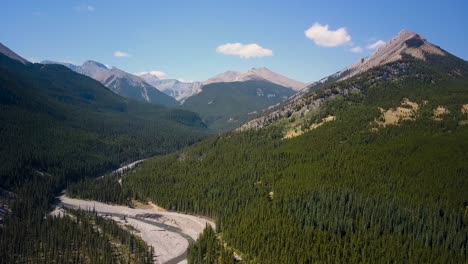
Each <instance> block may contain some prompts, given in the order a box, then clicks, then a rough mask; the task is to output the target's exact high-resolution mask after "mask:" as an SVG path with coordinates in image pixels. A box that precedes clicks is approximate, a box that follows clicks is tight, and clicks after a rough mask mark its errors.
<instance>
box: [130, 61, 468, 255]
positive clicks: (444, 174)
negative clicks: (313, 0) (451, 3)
mask: <svg viewBox="0 0 468 264" xmlns="http://www.w3.org/2000/svg"><path fill="white" fill-rule="evenodd" d="M395 67H397V68H399V69H400V70H399V71H395ZM401 67H403V68H401ZM467 73H468V67H467V63H466V62H465V61H463V60H459V59H456V58H452V57H447V58H446V59H441V58H440V57H430V58H428V60H427V61H419V60H414V59H410V58H406V59H405V61H404V63H401V62H397V63H394V64H391V65H388V66H385V67H380V68H376V69H374V70H371V71H369V72H367V73H365V74H361V75H359V76H356V77H353V78H351V79H348V80H346V81H344V82H338V83H335V84H332V85H327V86H325V87H324V88H323V89H321V90H320V91H318V92H317V93H312V94H310V96H311V97H312V98H311V101H313V100H316V99H317V98H321V97H323V96H327V98H328V99H327V100H324V105H323V106H322V107H320V108H319V109H318V110H314V111H311V112H309V113H306V114H302V115H298V116H290V117H289V118H286V119H283V120H280V121H278V122H275V123H273V124H272V125H270V126H268V127H267V128H264V129H260V130H256V131H255V130H253V131H252V130H249V131H246V132H239V133H228V134H226V135H223V136H220V137H216V138H211V139H208V140H206V141H204V142H202V143H198V144H195V145H194V146H192V147H189V148H186V149H183V150H181V151H179V152H177V153H175V154H171V155H167V156H163V157H156V158H154V159H152V160H150V161H148V162H146V163H144V164H143V166H141V167H139V168H138V169H137V171H136V173H132V174H131V175H130V176H128V177H123V191H124V192H125V193H127V194H131V195H132V196H133V198H135V199H140V200H151V201H153V202H156V203H158V204H159V205H161V206H163V207H165V208H168V209H171V210H177V211H182V212H191V213H195V214H203V215H207V216H210V217H213V218H215V219H216V220H217V229H218V230H217V231H218V232H220V234H219V235H220V237H221V238H222V239H223V240H224V241H226V242H227V243H228V245H229V246H230V247H232V248H234V249H236V251H237V252H238V253H239V254H241V255H242V256H243V259H244V261H246V262H248V261H249V260H250V261H253V262H254V263H313V262H321V263H336V262H341V263H362V262H366V263H466V262H467V261H468V254H467V252H468V209H466V208H467V206H468V192H467V191H466V190H468V163H467V162H466V161H467V160H468V152H467V149H468V125H467V123H468V110H467V108H468V78H467V77H466V76H467ZM348 88H349V89H348ZM351 88H352V89H351ZM345 90H346V91H348V92H343V91H345ZM330 95H333V96H331V97H330ZM387 109H388V110H387ZM404 109H409V110H404ZM440 109H444V110H443V111H440ZM397 110H398V111H401V112H404V113H411V115H408V116H406V117H402V116H400V117H399V118H397V119H396V120H394V122H393V123H391V122H390V121H391V119H390V118H389V117H387V116H386V114H388V113H390V114H391V113H393V111H397ZM326 117H333V118H329V119H328V120H331V121H330V122H327V123H321V124H318V122H320V120H322V119H323V118H326ZM397 117H398V116H397ZM296 126H299V127H302V128H303V129H304V131H303V134H302V135H301V134H297V135H296V136H295V137H290V138H289V139H288V138H285V136H286V135H288V132H289V131H290V130H291V128H296ZM207 232H208V231H207ZM204 241H205V242H200V243H201V244H200V245H199V247H201V248H203V247H204V246H203V245H204V243H205V244H206V243H207V242H206V241H207V240H206V239H204ZM209 244H210V245H211V247H212V249H210V250H204V251H203V252H204V253H200V254H202V255H203V254H205V255H203V256H205V257H206V254H208V253H206V252H211V253H209V254H212V252H215V251H216V248H217V245H216V243H209ZM193 250H195V251H196V249H193ZM193 250H192V253H193V252H195V251H193ZM194 254H195V253H194ZM219 256H220V255H219ZM199 257H200V256H198V258H197V255H196V254H195V256H193V255H192V256H191V257H190V259H191V260H193V263H199V261H198V260H197V259H200V258H199ZM210 259H211V257H210ZM213 259H216V258H213ZM218 259H219V258H218ZM206 263H221V262H219V261H216V260H213V261H207V262H206Z"/></svg>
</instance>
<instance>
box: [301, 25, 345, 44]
mask: <svg viewBox="0 0 468 264" xmlns="http://www.w3.org/2000/svg"><path fill="white" fill-rule="evenodd" d="M328 27H329V26H328V25H321V24H320V23H315V24H314V25H312V26H311V27H310V28H309V29H307V30H306V31H305V32H304V33H305V35H306V37H308V38H309V39H311V40H313V41H314V42H315V44H317V45H318V46H323V47H337V46H340V45H343V44H346V43H349V42H350V41H351V36H350V35H349V34H348V32H346V28H344V27H342V28H339V29H337V30H329V29H328Z"/></svg>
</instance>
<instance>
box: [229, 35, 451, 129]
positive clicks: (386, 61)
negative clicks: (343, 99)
mask: <svg viewBox="0 0 468 264" xmlns="http://www.w3.org/2000/svg"><path fill="white" fill-rule="evenodd" d="M429 54H431V55H438V56H446V55H448V53H447V52H446V51H444V50H442V49H441V48H439V47H437V46H435V45H433V44H431V43H430V42H429V41H427V40H426V39H425V38H423V37H422V36H421V35H419V34H417V33H414V32H410V31H407V30H402V31H401V32H399V33H398V34H397V35H396V36H395V37H393V38H392V39H391V40H390V41H388V42H387V43H386V44H385V45H383V46H382V47H380V48H379V49H378V50H377V51H375V52H374V53H373V54H372V55H370V56H369V57H367V58H363V59H361V60H359V61H358V62H356V63H355V64H353V65H351V66H349V67H347V68H345V69H343V70H341V71H339V72H337V73H335V74H332V75H330V76H328V77H325V78H323V79H321V80H320V81H317V82H314V83H311V84H309V85H308V86H307V87H305V88H304V89H302V90H300V91H299V92H298V93H297V94H296V95H294V96H292V97H291V98H290V99H289V102H288V103H287V104H286V105H282V106H280V107H277V108H276V110H274V111H270V112H269V113H268V114H266V115H264V116H262V117H259V118H256V119H254V120H251V121H249V122H248V123H246V124H244V125H243V126H241V127H240V128H238V129H237V131H244V130H248V129H259V128H262V127H265V126H268V125H270V124H271V123H273V122H275V121H277V120H280V119H283V118H288V117H290V116H291V115H293V114H299V115H304V114H306V113H307V112H309V111H312V110H316V109H318V108H320V107H321V106H322V105H323V104H324V102H326V101H328V100H330V99H333V97H335V96H336V95H339V94H341V95H346V94H347V93H349V92H352V91H354V90H359V84H358V83H356V82H355V84H354V85H351V86H348V87H340V85H335V86H334V87H335V88H333V92H332V93H327V92H326V91H325V92H323V91H322V92H321V93H320V95H319V93H316V92H315V91H317V90H318V89H322V88H324V87H326V86H327V85H329V84H332V83H335V82H340V81H344V80H347V79H349V78H352V77H355V76H358V75H360V74H362V73H365V72H367V71H369V70H370V69H373V68H377V67H380V68H382V69H383V70H382V71H381V73H380V74H379V75H376V76H373V77H372V78H374V79H375V80H381V79H392V78H398V76H402V75H405V74H406V72H407V70H408V66H409V65H408V64H407V63H406V62H404V61H401V60H402V59H403V57H404V56H411V57H413V58H415V59H416V60H422V61H426V58H427V55H429Z"/></svg>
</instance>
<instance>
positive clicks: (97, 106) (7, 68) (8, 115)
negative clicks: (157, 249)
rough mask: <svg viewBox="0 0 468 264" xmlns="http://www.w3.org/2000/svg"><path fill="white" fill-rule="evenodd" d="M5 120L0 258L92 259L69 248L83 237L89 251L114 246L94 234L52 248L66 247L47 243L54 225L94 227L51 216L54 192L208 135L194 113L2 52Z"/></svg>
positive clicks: (0, 155) (0, 153)
mask: <svg viewBox="0 0 468 264" xmlns="http://www.w3.org/2000/svg"><path fill="white" fill-rule="evenodd" d="M0 123H1V126H0V138H1V144H0V145H1V147H0V160H1V161H2V162H1V163H0V190H1V191H2V192H1V193H2V197H0V198H1V199H0V201H1V207H2V210H1V212H0V219H1V220H2V221H1V224H2V228H0V241H2V244H1V248H0V259H1V260H2V261H0V262H5V261H6V262H7V263H11V262H13V261H12V260H16V261H19V260H20V259H19V257H21V259H25V260H27V259H30V258H39V259H43V258H44V256H51V257H52V258H53V259H56V257H58V258H59V260H58V261H59V262H62V260H63V259H64V257H66V258H65V259H69V260H70V259H76V260H77V262H88V263H89V261H90V259H89V258H88V257H89V255H86V254H88V253H86V254H85V255H86V261H82V260H81V259H80V256H78V255H79V254H80V252H72V251H73V250H72V249H71V248H68V247H72V246H73V244H74V243H82V244H80V245H81V246H83V247H84V248H83V251H86V250H91V251H93V250H103V251H106V253H105V254H110V252H107V249H104V248H96V249H93V248H91V247H94V246H95V245H94V244H89V243H88V242H86V241H87V239H91V240H93V239H97V240H99V238H98V237H96V235H98V234H94V235H93V234H88V235H89V237H83V236H82V235H77V237H71V238H70V240H66V241H64V242H63V243H65V244H63V246H64V247H66V248H67V249H66V252H69V253H70V254H72V255H68V256H63V255H62V256H60V254H63V252H60V251H53V252H47V251H44V250H59V249H58V248H57V247H55V246H50V248H49V249H44V248H41V247H43V246H44V243H45V242H44V239H45V240H47V241H49V239H53V236H54V233H53V232H55V231H54V230H59V229H60V228H62V229H63V228H69V229H70V230H76V232H75V231H73V232H75V233H74V234H80V232H83V233H86V232H87V231H86V230H81V229H80V228H82V227H80V226H79V224H78V223H76V222H73V221H69V220H67V219H65V220H63V221H61V220H52V219H50V218H46V217H45V216H46V215H47V211H48V210H49V209H50V206H51V204H52V202H53V197H54V195H55V194H57V193H59V192H60V191H61V190H62V189H63V188H65V187H66V186H67V184H69V183H71V182H73V181H76V180H78V179H82V178H84V177H96V176H99V175H101V174H103V173H105V172H107V171H109V170H111V169H114V168H117V167H119V165H121V164H122V163H126V162H129V161H133V160H137V159H141V158H145V157H150V156H153V155H159V154H166V153H169V152H172V151H174V150H177V149H179V148H182V147H184V146H187V145H189V144H192V143H194V142H196V141H199V140H201V139H202V138H204V137H206V136H207V133H206V126H205V124H204V123H203V122H202V121H201V119H200V118H199V117H198V115H196V114H194V113H191V112H187V111H183V110H172V109H168V108H165V107H161V106H156V105H151V104H147V103H141V102H137V101H134V100H130V99H125V98H123V97H120V96H118V95H116V94H114V93H113V92H111V91H110V90H109V89H107V88H106V87H104V86H103V85H101V84H100V83H98V82H97V81H95V80H93V79H91V78H89V77H86V76H84V75H81V74H77V73H75V72H73V71H71V70H70V69H68V68H66V67H64V66H61V65H42V64H31V63H26V64H23V63H21V62H19V61H16V60H12V59H10V58H8V57H6V56H4V55H2V54H0ZM4 190H7V191H8V192H3V191H4ZM6 194H8V195H7V196H8V198H5V197H3V196H4V195H6ZM78 229H80V230H81V231H80V230H78ZM55 235H57V234H55ZM83 239H84V240H83ZM11 241H14V243H13V244H12V243H10V242H11ZM26 241H28V242H27V243H26ZM77 241H78V242H77ZM66 243H68V244H66ZM93 243H94V242H93ZM96 243H100V242H96ZM70 250H72V251H70ZM80 251H81V249H80ZM91 251H90V252H91ZM93 252H94V251H93ZM101 253H102V252H101ZM101 253H99V252H98V251H95V253H89V254H97V255H99V254H101ZM44 254H45V255H44ZM50 254H52V255H50ZM67 254H68V253H67ZM73 254H75V255H73ZM102 254H104V253H102ZM75 257H76V258H75ZM92 259H93V258H91V260H92ZM91 262H93V261H91ZM106 262H109V261H108V260H105V261H103V263H106ZM136 262H137V263H138V262H141V261H136Z"/></svg>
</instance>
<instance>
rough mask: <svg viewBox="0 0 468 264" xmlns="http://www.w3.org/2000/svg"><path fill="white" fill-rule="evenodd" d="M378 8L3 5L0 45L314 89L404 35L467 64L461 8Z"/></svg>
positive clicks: (55, 56)
mask: <svg viewBox="0 0 468 264" xmlns="http://www.w3.org/2000/svg"><path fill="white" fill-rule="evenodd" d="M381 2H384V1H375V0H366V1H312V0H309V1H294V0H288V1H254V0H250V1H243V0H237V1H221V0H218V1H203V0H199V1H178V0H172V1H97V0H96V1H91V0H90V1H62V0H56V1H49V0H44V1H33V0H31V1H22V0H15V1H7V2H6V3H2V12H1V13H2V15H1V16H0V23H1V24H2V27H0V42H2V43H3V44H5V45H6V46H8V47H10V48H11V49H13V50H14V51H16V52H17V53H18V54H20V55H21V56H23V57H25V58H26V59H29V60H32V61H41V60H45V59H49V60H57V61H68V62H72V63H75V64H81V63H82V62H83V61H85V60H87V59H92V60H96V61H99V62H102V63H104V64H107V65H112V66H116V67H119V68H121V69H123V70H126V71H128V72H131V73H136V72H142V71H162V72H164V73H165V74H166V75H167V77H170V78H179V79H184V80H205V79H207V78H209V77H211V76H213V75H215V74H218V73H221V72H224V71H226V70H246V69H249V68H252V67H262V66H265V67H268V68H270V69H272V70H274V71H276V72H279V73H281V74H284V75H286V76H289V77H291V78H294V79H297V80H300V81H303V82H310V81H315V80H318V79H320V78H322V77H324V76H326V75H329V74H331V73H334V72H336V71H338V70H340V69H342V68H343V67H346V66H347V65H349V64H352V63H353V62H355V61H357V60H358V59H360V58H361V57H364V56H367V55H369V54H370V53H371V52H372V50H371V49H368V48H367V47H368V46H370V45H371V44H376V43H377V44H378V41H379V40H382V41H387V40H389V39H390V38H391V37H392V36H394V35H395V34H397V33H398V32H399V31H400V30H401V29H403V28H406V29H408V30H410V31H415V32H418V33H420V34H421V35H422V36H424V37H426V38H427V39H428V40H429V41H431V42H432V43H434V44H436V45H439V46H441V47H442V48H444V49H445V50H447V51H449V52H451V53H453V54H454V55H456V56H458V57H461V58H463V59H465V60H466V59H467V58H468V32H467V28H468V19H467V12H468V1H466V0H455V1H431V0H429V1H408V0H406V1H399V0H397V1H385V3H381ZM314 25H315V27H314V28H312V29H311V30H310V32H309V33H308V35H309V37H307V36H306V30H308V29H310V28H311V27H312V26H314ZM326 25H328V28H326ZM342 28H343V29H342ZM236 43H241V44H242V45H241V44H236ZM249 44H256V45H250V46H248V45H249ZM246 45H247V46H246ZM376 46H377V45H376ZM352 49H353V50H354V51H355V52H359V51H361V52H360V53H355V52H352V51H351V50H352ZM117 52H120V53H117ZM126 54H127V55H128V56H127V57H126V56H116V55H126Z"/></svg>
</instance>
